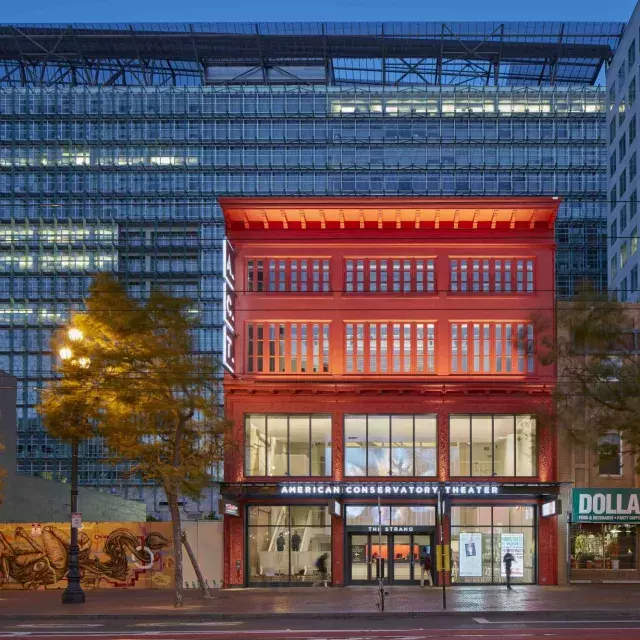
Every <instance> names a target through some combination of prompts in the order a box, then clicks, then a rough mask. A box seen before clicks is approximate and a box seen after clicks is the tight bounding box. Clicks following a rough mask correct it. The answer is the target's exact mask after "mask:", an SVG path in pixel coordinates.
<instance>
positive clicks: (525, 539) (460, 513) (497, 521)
mask: <svg viewBox="0 0 640 640" xmlns="http://www.w3.org/2000/svg"><path fill="white" fill-rule="evenodd" d="M464 534H475V535H474V538H475V539H476V541H477V544H476V546H475V548H474V549H473V551H474V552H475V553H476V554H478V555H479V556H480V566H479V567H478V571H477V572H475V571H474V573H476V575H472V576H469V575H468V573H467V572H466V571H461V570H460V568H461V555H462V554H464V553H466V551H467V550H466V549H465V544H469V543H468V542H467V541H469V540H470V537H469V536H468V535H467V536H465V538H462V536H463V535H464ZM514 536H516V537H518V538H521V540H520V541H519V542H520V544H522V549H523V552H524V553H523V563H522V564H523V567H522V569H523V571H522V575H521V576H520V575H518V576H512V578H511V580H512V582H520V583H523V584H527V583H529V584H532V583H534V582H535V567H536V530H535V509H534V507H532V506H526V505H503V506H499V507H472V506H467V507H461V506H452V507H451V563H452V570H451V580H452V582H454V583H459V584H470V583H471V584H490V583H494V584H496V583H501V582H502V583H503V582H505V580H506V577H505V576H504V575H503V573H504V563H503V562H502V558H503V557H504V555H505V553H506V552H507V548H506V547H503V541H505V542H508V541H512V540H513V539H514ZM461 538H462V540H461ZM471 540H473V538H471ZM463 541H464V542H465V543H463V544H461V542H463ZM463 562H464V560H463ZM461 574H464V575H461Z"/></svg>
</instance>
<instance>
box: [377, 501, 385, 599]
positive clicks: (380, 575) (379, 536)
mask: <svg viewBox="0 0 640 640" xmlns="http://www.w3.org/2000/svg"><path fill="white" fill-rule="evenodd" d="M383 569H384V565H383V564H382V506H381V504H380V496H378V578H379V579H380V583H379V585H380V587H382V584H383V582H384V580H383V577H382V571H383Z"/></svg>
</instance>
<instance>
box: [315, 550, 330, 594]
mask: <svg viewBox="0 0 640 640" xmlns="http://www.w3.org/2000/svg"><path fill="white" fill-rule="evenodd" d="M328 557H329V556H328V555H327V554H326V553H323V554H322V555H321V556H320V557H319V558H318V559H317V560H316V569H317V570H318V579H317V580H316V581H315V582H314V583H313V586H314V587H320V586H322V585H323V584H324V586H325V587H328V586H329V585H328V577H327V574H328V568H327V558H328Z"/></svg>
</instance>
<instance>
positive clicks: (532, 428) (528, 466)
mask: <svg viewBox="0 0 640 640" xmlns="http://www.w3.org/2000/svg"><path fill="white" fill-rule="evenodd" d="M536 431H537V430H536V419H535V417H534V416H526V415H523V416H516V456H517V458H516V472H517V474H518V475H519V476H537V475H538V455H537V452H538V446H537V434H536Z"/></svg>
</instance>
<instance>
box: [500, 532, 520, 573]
mask: <svg viewBox="0 0 640 640" xmlns="http://www.w3.org/2000/svg"><path fill="white" fill-rule="evenodd" d="M500 549H501V551H500V575H501V576H502V577H503V578H506V577H507V567H506V565H505V563H504V561H503V558H504V556H505V554H506V553H507V551H509V552H511V555H512V556H513V557H514V561H513V563H512V565H511V577H512V578H522V577H523V576H524V533H501V534H500Z"/></svg>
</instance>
